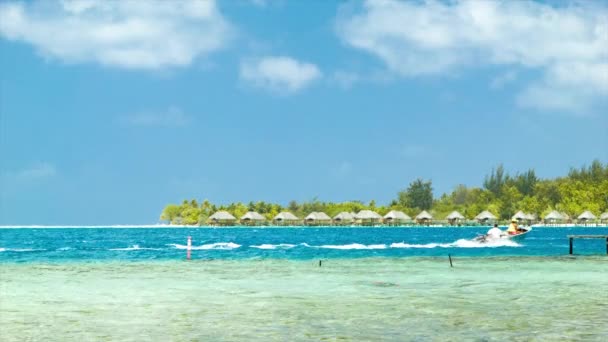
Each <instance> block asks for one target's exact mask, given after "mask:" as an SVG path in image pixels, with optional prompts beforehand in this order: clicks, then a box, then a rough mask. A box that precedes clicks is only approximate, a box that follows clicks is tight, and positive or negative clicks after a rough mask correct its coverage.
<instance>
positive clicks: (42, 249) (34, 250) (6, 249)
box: [0, 248, 46, 252]
mask: <svg viewBox="0 0 608 342" xmlns="http://www.w3.org/2000/svg"><path fill="white" fill-rule="evenodd" d="M40 251H46V249H44V248H0V252H40Z"/></svg>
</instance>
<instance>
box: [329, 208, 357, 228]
mask: <svg viewBox="0 0 608 342" xmlns="http://www.w3.org/2000/svg"><path fill="white" fill-rule="evenodd" d="M333 220H334V224H336V225H340V226H345V225H350V224H353V222H354V221H355V215H353V214H351V213H349V212H346V211H343V212H341V213H339V214H338V215H336V216H334V218H333Z"/></svg>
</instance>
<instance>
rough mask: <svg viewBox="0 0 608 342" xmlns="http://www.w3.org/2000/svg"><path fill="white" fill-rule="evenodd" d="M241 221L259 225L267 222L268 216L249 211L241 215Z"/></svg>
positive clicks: (249, 224) (250, 224) (246, 223)
mask: <svg viewBox="0 0 608 342" xmlns="http://www.w3.org/2000/svg"><path fill="white" fill-rule="evenodd" d="M240 221H241V223H242V224H245V225H248V226H257V225H261V224H263V223H264V222H266V218H265V217H264V216H262V215H260V214H259V213H257V212H255V211H248V212H247V213H246V214H245V215H243V216H241V219H240Z"/></svg>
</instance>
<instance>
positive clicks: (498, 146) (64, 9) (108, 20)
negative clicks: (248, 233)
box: [0, 0, 608, 225]
mask: <svg viewBox="0 0 608 342" xmlns="http://www.w3.org/2000/svg"><path fill="white" fill-rule="evenodd" d="M594 159H599V160H600V161H602V162H604V163H606V162H608V2H606V1H596V2H593V1H583V2H578V1H539V2H534V1H507V2H498V1H496V2H493V1H407V2H400V1H391V0H377V1H281V0H279V1H270V0H268V1H264V0H255V1H249V0H232V1H220V2H213V1H186V2H178V1H172V2H169V1H164V2H160V1H159V2H154V1H120V2H119V1H115V2H114V1H110V2H107V1H97V0H86V1H85V0H83V1H27V2H15V1H10V0H8V1H1V2H0V225H19V224H23V225H30V224H47V225H55V224H57V225H60V224H70V225H72V224H75V225H78V224H83V225H104V224H149V223H156V222H158V221H159V215H160V213H161V211H162V209H163V207H164V206H165V205H166V204H168V203H180V202H181V201H182V200H183V199H192V198H195V199H197V200H199V201H200V200H203V199H209V200H210V201H212V202H214V203H218V204H222V203H230V202H236V201H242V202H249V201H258V200H263V201H268V202H277V203H281V204H284V205H286V204H287V203H288V202H289V201H290V200H296V201H307V200H312V199H314V198H318V199H319V200H322V201H349V200H361V201H364V202H369V201H370V200H372V199H374V200H376V201H377V202H378V203H379V204H382V203H388V202H390V201H391V200H392V199H394V198H396V196H397V192H398V191H400V190H402V189H405V188H407V186H408V184H409V183H410V182H412V181H413V180H415V179H416V178H423V179H426V180H431V181H432V183H433V188H434V193H435V195H436V196H439V195H441V194H442V193H444V192H449V191H451V190H452V189H453V188H454V187H455V186H456V185H458V184H465V185H467V186H481V185H482V183H483V179H484V176H485V175H486V174H488V173H489V172H490V171H491V170H492V168H493V167H496V166H497V165H499V164H501V163H502V164H504V167H505V168H506V170H508V171H509V172H511V173H516V172H523V171H526V170H528V169H530V168H533V169H535V170H536V173H537V175H538V176H539V177H541V178H552V177H557V176H562V175H565V174H567V172H568V170H569V169H570V168H571V167H581V166H583V165H589V164H590V163H591V162H592V161H593V160H594Z"/></svg>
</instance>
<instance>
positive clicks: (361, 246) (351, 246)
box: [318, 243, 386, 249]
mask: <svg viewBox="0 0 608 342" xmlns="http://www.w3.org/2000/svg"><path fill="white" fill-rule="evenodd" d="M318 248H326V249H386V245H362V244H360V243H351V244H349V245H323V246H318Z"/></svg>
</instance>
